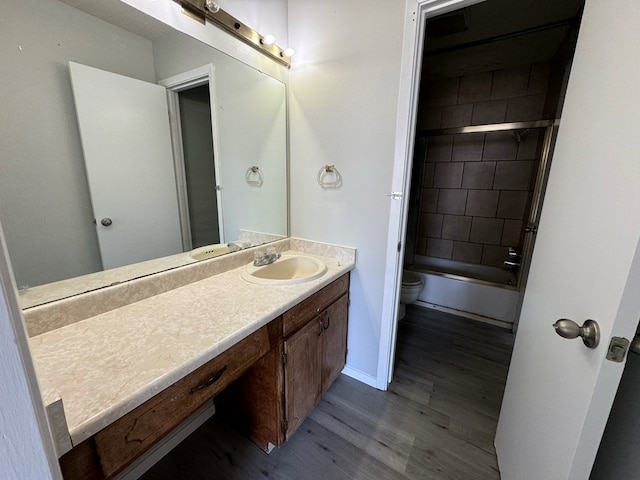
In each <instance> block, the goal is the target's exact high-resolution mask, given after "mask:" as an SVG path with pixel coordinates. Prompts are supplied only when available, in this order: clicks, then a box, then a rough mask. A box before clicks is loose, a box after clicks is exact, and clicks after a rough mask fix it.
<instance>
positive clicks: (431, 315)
mask: <svg viewBox="0 0 640 480" xmlns="http://www.w3.org/2000/svg"><path fill="white" fill-rule="evenodd" d="M512 347H513V335H512V334H511V333H510V332H507V331H505V330H502V329H500V328H498V327H493V326H490V325H486V324H482V323H478V322H474V321H471V320H467V319H464V318H460V317H457V316H454V315H449V314H446V313H440V312H436V311H433V310H427V309H424V308H420V307H417V306H414V305H409V306H408V308H407V315H406V317H405V318H404V319H403V320H402V321H401V322H400V324H399V329H398V341H397V349H396V364H395V374H394V380H393V382H392V383H391V384H390V386H389V390H388V391H387V392H382V391H379V390H376V389H374V388H371V387H369V386H366V385H364V384H362V383H360V382H358V381H356V380H353V379H351V378H349V377H346V376H345V375H340V377H339V378H338V379H337V380H336V382H335V383H334V384H333V386H332V387H331V388H330V389H329V391H328V392H327V393H326V394H325V396H324V397H323V398H322V400H321V401H320V403H319V404H318V405H317V407H316V408H315V409H314V410H313V412H312V413H311V414H310V416H309V417H308V418H307V419H306V420H305V422H304V423H303V424H302V426H301V427H300V429H299V430H298V431H297V432H296V433H295V434H294V435H293V437H292V438H291V439H290V440H289V441H287V442H286V443H285V444H284V445H283V446H282V447H281V448H279V449H275V450H274V451H273V452H272V453H271V454H270V455H267V454H265V453H264V452H263V451H262V450H260V449H259V448H258V447H257V446H255V445H254V444H253V443H251V441H249V440H248V439H246V438H244V437H243V436H242V435H241V434H239V433H238V432H237V431H236V430H235V429H234V428H233V427H232V426H231V425H227V424H226V423H225V421H224V420H225V419H224V418H221V417H222V416H221V415H215V416H214V417H213V418H212V419H210V420H209V421H207V422H206V423H205V424H203V425H202V426H201V427H200V428H199V429H198V430H196V431H195V432H194V433H193V434H192V435H191V436H190V437H188V438H187V439H186V440H185V441H183V442H182V443H181V444H180V445H178V446H177V447H176V448H175V449H174V450H173V451H172V452H170V453H169V454H168V455H167V456H165V457H164V458H163V459H162V460H161V461H160V462H158V463H157V464H156V465H155V466H154V467H152V468H151V470H149V471H148V472H147V473H146V474H145V475H144V476H143V477H142V479H143V480H165V479H171V480H179V479H189V480H191V479H193V480H196V479H203V480H204V479H207V480H254V479H278V480H294V479H295V480H306V479H309V480H315V479H323V480H333V479H336V480H338V479H340V480H343V479H371V480H396V479H397V480H418V479H419V480H494V479H496V480H499V479H500V474H499V472H498V467H497V464H496V457H495V450H494V447H493V437H494V435H495V430H496V424H497V420H498V415H499V413H500V403H501V400H502V394H503V391H504V385H505V381H506V377H507V370H508V365H509V360H510V357H511V350H512Z"/></svg>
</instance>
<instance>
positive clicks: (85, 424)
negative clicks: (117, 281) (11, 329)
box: [30, 251, 355, 445]
mask: <svg viewBox="0 0 640 480" xmlns="http://www.w3.org/2000/svg"><path fill="white" fill-rule="evenodd" d="M285 253H296V254H301V255H308V254H307V253H299V252H293V251H288V252H285ZM310 256H314V257H316V258H320V259H321V260H323V261H324V262H325V263H326V264H327V267H328V270H327V273H326V274H325V275H324V276H322V277H320V278H319V279H317V280H313V281H310V282H307V283H302V284H298V285H288V286H271V285H269V286H262V285H254V284H251V283H248V282H246V281H245V280H243V279H242V278H241V276H240V270H241V268H244V267H240V268H236V269H233V270H229V271H227V272H224V273H220V274H218V275H215V276H212V277H209V278H206V279H204V280H201V281H198V282H195V283H192V284H189V285H186V286H183V287H180V288H177V289H175V290H171V291H169V292H166V293H162V294H160V295H156V296H153V297H151V298H148V299H145V300H142V301H139V302H136V303H133V304H131V305H127V306H124V307H121V308H118V309H116V310H112V311H109V312H106V313H103V314H101V315H97V316H95V317H91V318H88V319H86V320H82V321H79V322H77V323H74V324H71V325H67V326H65V327H62V328H58V329H56V330H52V331H50V332H47V333H44V334H42V335H38V336H35V337H32V338H31V339H30V346H31V353H32V356H33V359H34V363H35V367H36V372H37V375H38V378H39V379H40V380H41V381H42V382H44V383H46V385H47V386H48V388H47V391H50V392H52V391H54V392H55V393H57V394H58V395H59V397H60V398H61V399H62V403H63V405H64V414H65V416H66V421H67V426H68V430H69V434H70V437H71V443H72V444H73V445H77V444H78V443H80V442H82V441H83V440H85V439H87V438H89V437H90V436H92V435H94V434H95V433H97V432H98V431H99V430H101V429H102V428H104V427H106V426H108V425H109V424H111V423H112V422H114V421H115V420H117V419H118V418H120V417H122V416H123V415H125V414H126V413H128V412H130V411H131V410H133V409H134V408H135V407H137V406H139V405H140V404H142V403H144V402H145V401H147V400H148V399H150V398H151V397H153V396H154V395H155V394H157V393H158V392H160V391H162V390H163V389H165V388H167V387H168V386H170V385H171V384H173V383H174V382H176V381H177V380H179V379H180V378H182V377H184V376H185V375H187V374H188V373H190V372H192V371H193V370H195V369H196V368H198V367H200V366H201V365H203V364H205V363H206V362H207V361H209V360H210V359H212V358H213V357H215V356H216V355H218V354H220V353H222V352H223V351H225V350H226V349H228V348H229V347H231V346H233V345H234V344H235V343H237V342H238V341H240V340H242V339H243V338H245V337H246V336H248V335H250V334H251V333H253V332H254V331H256V330H258V329H259V328H260V327H262V326H264V325H266V324H267V323H269V322H270V321H271V320H273V319H275V318H276V317H277V316H278V315H280V314H282V313H284V312H285V311H287V310H288V309H290V308H291V307H293V306H294V305H296V304H297V303H299V302H300V301H301V300H303V299H305V298H307V297H308V296H310V295H311V294H313V293H315V292H317V291H318V290H320V289H321V288H322V287H324V286H325V285H327V284H329V283H330V282H332V281H333V280H335V279H337V278H338V277H340V276H341V275H343V274H345V273H347V272H348V271H350V270H352V269H353V268H354V266H355V264H354V262H352V261H344V260H342V261H339V260H335V259H332V258H328V257H322V256H317V255H310ZM46 401H47V399H46V398H45V403H46Z"/></svg>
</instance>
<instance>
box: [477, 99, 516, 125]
mask: <svg viewBox="0 0 640 480" xmlns="http://www.w3.org/2000/svg"><path fill="white" fill-rule="evenodd" d="M506 116H507V101H506V100H491V101H488V102H478V103H474V104H473V113H472V114H471V125H487V124H491V123H502V122H504V119H505V118H506Z"/></svg>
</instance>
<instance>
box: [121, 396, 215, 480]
mask: <svg viewBox="0 0 640 480" xmlns="http://www.w3.org/2000/svg"><path fill="white" fill-rule="evenodd" d="M215 413H216V406H215V405H214V404H213V400H211V401H209V402H207V403H206V404H205V405H203V406H202V407H200V409H199V410H197V411H196V412H195V413H194V414H193V415H191V416H190V417H189V418H187V419H186V420H185V421H184V422H182V423H181V424H180V425H178V426H177V427H176V428H174V429H173V430H172V431H171V432H169V433H168V434H167V435H166V436H165V437H164V438H163V439H162V440H160V442H158V443H157V444H155V445H154V446H153V447H151V448H150V449H149V450H147V451H146V452H145V453H144V454H143V455H142V456H141V457H139V458H138V459H137V460H136V461H135V462H133V463H132V464H131V465H129V466H128V467H127V468H125V469H124V470H123V471H122V472H121V473H120V474H118V475H117V476H116V477H115V480H136V479H137V478H140V477H141V476H142V475H143V474H144V473H145V472H146V471H147V470H149V469H150V468H151V467H153V466H154V465H155V464H156V463H158V462H159V461H160V460H161V459H162V457H164V456H165V455H166V454H167V453H169V452H170V451H171V450H173V449H174V448H175V447H176V446H177V445H178V444H179V443H180V442H182V441H183V440H184V439H185V438H187V437H188V436H189V435H191V434H192V433H193V432H194V431H195V430H196V429H197V428H198V427H200V426H201V425H202V424H203V423H204V422H206V421H207V420H209V418H211V417H212V416H213V415H214V414H215Z"/></svg>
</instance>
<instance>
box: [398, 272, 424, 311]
mask: <svg viewBox="0 0 640 480" xmlns="http://www.w3.org/2000/svg"><path fill="white" fill-rule="evenodd" d="M422 287H424V282H423V281H422V277H421V276H420V275H418V274H417V273H413V272H410V271H408V270H403V271H402V286H401V288H400V305H398V320H402V319H403V318H404V315H405V312H406V308H405V305H406V304H407V303H413V302H415V301H416V300H418V297H419V296H420V293H421V292H422Z"/></svg>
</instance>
